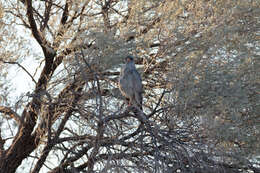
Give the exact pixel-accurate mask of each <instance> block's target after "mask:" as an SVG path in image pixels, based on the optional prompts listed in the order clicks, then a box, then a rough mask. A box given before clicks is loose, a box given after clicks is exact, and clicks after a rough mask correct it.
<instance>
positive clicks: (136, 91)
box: [119, 56, 143, 109]
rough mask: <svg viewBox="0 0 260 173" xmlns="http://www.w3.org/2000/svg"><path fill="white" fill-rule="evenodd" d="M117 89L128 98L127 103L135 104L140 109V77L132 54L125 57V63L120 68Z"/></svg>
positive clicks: (141, 86) (141, 89) (141, 88)
mask: <svg viewBox="0 0 260 173" xmlns="http://www.w3.org/2000/svg"><path fill="white" fill-rule="evenodd" d="M119 89H120V91H121V93H122V95H123V96H125V97H126V98H127V99H129V104H131V105H132V104H135V105H137V106H138V107H140V109H142V101H143V97H142V93H143V85H142V79H141V76H140V74H139V73H138V71H137V70H136V68H135V63H134V60H133V57H132V56H127V57H126V64H125V65H124V67H123V68H122V69H121V72H120V76H119Z"/></svg>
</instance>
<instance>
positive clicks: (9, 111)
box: [0, 106, 22, 124]
mask: <svg viewBox="0 0 260 173" xmlns="http://www.w3.org/2000/svg"><path fill="white" fill-rule="evenodd" d="M0 112H1V113H3V114H6V115H8V116H9V117H10V118H12V119H14V120H15V121H16V122H17V124H21V122H22V121H21V118H20V116H19V115H18V114H17V113H16V112H15V111H13V110H12V109H11V108H9V107H5V106H0Z"/></svg>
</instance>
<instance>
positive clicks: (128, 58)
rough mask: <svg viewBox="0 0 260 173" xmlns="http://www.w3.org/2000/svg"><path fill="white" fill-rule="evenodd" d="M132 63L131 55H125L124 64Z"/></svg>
mask: <svg viewBox="0 0 260 173" xmlns="http://www.w3.org/2000/svg"><path fill="white" fill-rule="evenodd" d="M133 61H134V57H133V56H132V55H127V56H126V57H125V62H126V63H129V62H133Z"/></svg>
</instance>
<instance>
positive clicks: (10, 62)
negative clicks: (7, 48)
mask: <svg viewBox="0 0 260 173" xmlns="http://www.w3.org/2000/svg"><path fill="white" fill-rule="evenodd" d="M0 61H1V62H3V63H5V64H16V65H18V66H19V67H20V68H22V69H23V70H24V71H25V72H26V73H27V74H28V75H29V76H30V77H31V79H32V81H33V82H34V83H35V84H37V82H36V81H35V79H34V78H33V76H32V75H31V74H30V73H29V72H28V70H26V68H25V67H24V66H22V65H21V64H20V63H18V62H12V61H4V60H2V59H0Z"/></svg>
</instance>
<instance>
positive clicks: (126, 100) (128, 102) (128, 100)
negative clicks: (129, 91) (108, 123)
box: [125, 98, 130, 106]
mask: <svg viewBox="0 0 260 173" xmlns="http://www.w3.org/2000/svg"><path fill="white" fill-rule="evenodd" d="M125 103H126V104H127V105H128V106H129V104H130V99H129V98H126V99H125Z"/></svg>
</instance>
